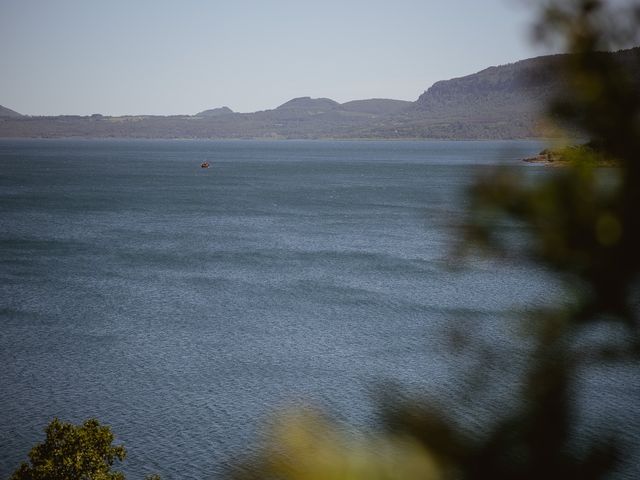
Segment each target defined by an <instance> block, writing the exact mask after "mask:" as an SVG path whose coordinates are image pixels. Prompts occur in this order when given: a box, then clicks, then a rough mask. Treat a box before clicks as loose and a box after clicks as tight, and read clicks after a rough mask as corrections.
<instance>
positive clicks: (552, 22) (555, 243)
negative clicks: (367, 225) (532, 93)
mask: <svg viewBox="0 0 640 480" xmlns="http://www.w3.org/2000/svg"><path fill="white" fill-rule="evenodd" d="M537 6H538V7H537V8H540V13H539V22H538V23H537V25H536V27H535V34H536V37H537V39H538V40H540V41H546V42H550V43H553V44H555V45H556V46H558V44H559V43H560V47H561V48H562V49H563V50H564V51H566V52H567V53H571V55H568V56H565V57H564V58H565V63H564V65H562V69H561V70H559V71H558V72H557V74H558V75H559V76H561V77H562V81H561V82H559V84H561V85H563V89H562V91H561V92H560V93H559V95H558V96H557V98H555V100H554V101H553V102H552V103H551V105H550V106H549V118H550V119H551V121H553V122H554V123H555V124H556V125H557V126H558V128H562V127H567V128H569V129H570V131H571V132H572V133H573V132H579V134H580V135H581V136H583V137H585V138H589V139H590V145H591V146H596V148H590V149H585V148H577V149H567V150H565V151H564V154H565V156H566V160H567V161H566V165H565V166H564V167H563V168H558V169H553V170H550V171H548V172H545V173H547V174H546V175H543V176H542V177H543V178H536V179H533V180H532V178H531V176H527V175H526V173H527V172H526V171H525V172H524V174H523V170H527V169H523V168H520V169H505V168H497V169H496V170H495V171H492V172H490V174H488V175H486V176H484V177H482V178H479V179H478V180H477V181H476V183H475V184H474V186H473V188H472V189H471V191H470V192H469V196H470V200H471V202H470V209H469V216H468V221H467V222H466V224H465V225H464V226H463V227H462V228H463V232H464V240H463V245H462V247H463V250H464V251H466V252H468V251H470V250H471V251H473V250H476V249H480V250H483V251H485V252H489V253H491V254H493V255H500V256H508V257H509V258H511V259H512V260H513V259H515V260H517V261H531V262H534V263H535V264H536V265H539V266H543V267H545V268H546V269H548V270H550V271H552V272H554V273H555V274H556V275H557V277H558V278H559V279H560V280H561V281H563V282H564V284H565V286H566V291H567V294H569V295H572V299H571V301H570V302H567V303H568V304H565V305H559V306H557V307H556V308H551V309H547V310H540V311H538V312H532V313H530V314H528V315H526V316H525V317H526V318H524V321H525V323H526V324H527V325H528V326H533V328H529V331H531V332H533V338H532V340H533V345H534V346H533V349H532V352H531V358H530V359H529V361H528V364H527V368H526V370H525V372H524V373H523V377H522V379H521V383H520V384H519V385H518V387H517V388H518V392H517V393H518V395H517V402H516V404H515V405H509V406H505V409H504V413H503V414H502V416H501V417H500V418H497V419H495V420H494V421H492V422H490V423H489V424H487V425H484V426H483V428H482V429H481V431H480V432H478V431H471V429H470V428H468V426H464V425H460V421H459V419H456V418H455V413H454V411H455V409H454V408H451V406H447V407H442V406H441V405H438V404H437V403H435V402H429V401H420V400H416V399H415V398H414V399H403V398H402V397H400V396H398V395H393V394H391V395H387V400H386V401H385V402H383V404H382V407H381V410H382V412H381V416H382V418H383V422H382V424H383V429H382V431H381V432H379V433H377V434H371V433H368V434H365V433H363V434H360V435H356V436H354V434H353V433H346V432H344V431H342V430H340V429H339V428H338V427H337V426H336V425H335V424H332V423H331V422H328V421H327V420H321V419H319V417H317V416H311V417H309V416H308V415H299V414H298V415H285V416H283V417H281V418H280V419H279V421H277V422H276V424H275V425H277V428H275V430H274V431H273V432H271V434H270V435H269V436H268V438H270V439H271V440H270V441H269V442H267V443H266V444H265V446H264V447H263V448H262V449H261V450H260V451H259V452H258V453H257V454H256V455H254V456H253V457H252V458H251V459H249V460H248V461H247V462H246V463H245V464H243V465H240V466H238V468H237V469H236V470H235V471H234V472H233V473H232V477H233V478H235V479H245V480H248V479H283V480H284V479H286V480H294V479H295V480H309V479H320V478H322V479H372V478H380V479H407V478H412V479H440V478H455V479H485V478H486V479H492V480H500V479H523V480H524V479H527V480H528V479H531V480H534V479H535V480H539V479H542V478H544V479H563V480H564V479H569V478H580V479H600V478H605V477H607V476H609V475H611V474H612V472H615V471H616V469H617V468H619V465H620V461H621V460H622V459H623V457H624V453H625V452H624V445H623V444H622V443H621V442H620V441H619V439H618V438H617V437H616V436H615V435H613V434H611V433H609V432H605V431H602V430H600V431H599V434H598V435H596V436H595V437H591V438H590V439H585V442H584V443H586V444H584V445H581V447H580V448H576V445H575V431H576V429H577V427H578V420H577V416H578V414H577V410H576V405H575V392H574V383H575V380H576V376H577V371H578V369H580V368H583V367H584V366H585V365H586V364H589V363H591V364H593V362H595V363H596V364H604V363H605V362H606V364H607V365H611V362H614V361H619V360H623V361H624V362H625V363H624V365H625V366H629V365H630V364H631V365H633V366H634V368H635V369H636V370H635V372H636V373H637V367H638V364H639V360H640V335H639V333H640V332H639V326H640V324H639V321H638V313H639V311H640V302H639V298H640V295H639V290H640V278H639V274H640V212H639V210H638V209H639V208H640V81H639V78H640V77H638V75H637V74H638V72H640V58H639V57H638V51H637V49H636V50H634V51H632V52H633V53H632V54H631V55H632V56H631V57H630V58H625V60H624V62H623V63H620V62H617V61H616V60H614V59H613V56H611V55H607V54H606V53H605V52H607V51H612V50H615V49H617V48H624V47H627V46H629V45H633V44H634V42H637V41H638V35H639V32H640V6H639V5H638V4H637V2H626V3H625V2H615V3H609V2H604V1H598V0H561V1H545V2H537ZM602 158H606V159H607V160H608V161H610V162H612V163H615V165H616V168H613V169H608V170H607V173H606V174H603V173H602V171H598V170H596V167H597V166H598V164H599V163H601V160H602ZM505 225H506V226H509V225H517V226H519V227H520V228H521V231H524V232H526V239H524V240H523V239H519V240H517V241H513V235H509V234H506V232H507V231H508V230H509V229H508V228H505ZM602 325H607V326H615V325H617V326H622V328H623V329H624V332H625V335H624V336H623V338H619V336H615V335H608V334H607V333H606V332H607V330H606V329H605V330H604V332H605V333H604V334H603V333H602V331H603V330H600V331H599V330H597V327H598V326H602ZM585 332H592V333H593V332H595V337H596V341H595V342H587V343H586V344H585V342H584V341H583V337H582V335H583V334H584V333H585ZM598 332H600V333H598ZM508 360H509V359H506V361H507V363H508ZM485 367H486V370H485V371H483V370H482V369H481V370H480V374H479V376H480V377H481V378H480V380H481V381H482V378H483V377H482V376H483V374H485V373H486V374H489V373H490V372H489V370H490V369H491V368H492V366H491V364H490V363H487V365H486V366H485ZM480 383H481V382H480ZM474 393H475V392H473V391H470V392H469V394H470V395H473V394H474ZM581 421H583V422H584V419H582V420H581ZM594 428H597V427H594ZM636 466H637V464H636Z"/></svg>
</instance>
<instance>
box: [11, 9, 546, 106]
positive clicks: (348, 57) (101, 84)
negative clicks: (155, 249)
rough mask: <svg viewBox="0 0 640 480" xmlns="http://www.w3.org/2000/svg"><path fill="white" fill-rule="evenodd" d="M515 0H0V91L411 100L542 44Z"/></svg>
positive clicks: (41, 101)
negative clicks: (536, 42) (536, 40)
mask: <svg viewBox="0 0 640 480" xmlns="http://www.w3.org/2000/svg"><path fill="white" fill-rule="evenodd" d="M532 19H533V13H532V12H531V11H530V10H528V9H527V8H524V7H523V6H522V2H521V1H518V0H442V1H430V0H384V1H377V0H321V1H310V0H309V1H307V0H291V1H289V0H208V1H205V0H175V1H164V0H0V105H4V106H6V107H9V108H12V109H14V110H17V111H19V112H20V113H24V114H30V115H57V114H81V115H85V114H91V113H103V114H108V115H123V114H141V113H148V114H162V115H164V114H193V113H196V112H198V111H200V110H204V109H206V108H212V107H218V106H222V105H227V106H229V107H230V108H232V109H233V110H235V111H240V112H247V111H255V110H264V109H268V108H274V107H276V106H278V105H280V104H282V103H284V102H285V101H287V100H289V99H290V98H293V97H299V96H312V97H329V98H332V99H334V100H337V101H339V102H344V101H348V100H354V99H361V98H373V97H382V98H397V99H404V100H415V99H416V98H417V97H418V95H420V94H421V93H422V92H423V91H424V90H426V89H427V88H428V87H429V86H430V85H431V84H432V83H433V82H435V81H437V80H441V79H446V78H451V77H456V76H461V75H466V74H469V73H473V72H475V71H478V70H480V69H482V68H484V67H487V66H490V65H496V64H503V63H508V62H512V61H515V60H519V59H522V58H526V57H530V56H534V55H536V54H539V53H540V52H539V50H536V49H534V47H533V46H532V45H531V43H530V41H529V24H530V22H531V21H532Z"/></svg>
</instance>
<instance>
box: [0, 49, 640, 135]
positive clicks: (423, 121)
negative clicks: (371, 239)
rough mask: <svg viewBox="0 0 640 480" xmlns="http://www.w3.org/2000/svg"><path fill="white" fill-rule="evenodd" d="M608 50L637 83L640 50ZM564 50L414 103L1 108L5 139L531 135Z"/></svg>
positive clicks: (440, 88)
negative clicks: (112, 113) (42, 112)
mask: <svg viewBox="0 0 640 480" xmlns="http://www.w3.org/2000/svg"><path fill="white" fill-rule="evenodd" d="M603 55H611V56H613V58H614V59H616V60H617V61H619V62H621V63H622V64H623V65H624V66H625V68H626V69H627V71H629V73H630V75H631V76H632V78H633V79H634V80H637V82H638V85H639V88H640V47H636V48H633V49H629V50H623V51H620V52H615V53H603ZM564 60H565V58H563V55H553V56H544V57H537V58H532V59H527V60H522V61H519V62H516V63H512V64H509V65H502V66H497V67H489V68H487V69H485V70H482V71H480V72H477V73H474V74H471V75H467V76H465V77H460V78H454V79H451V80H443V81H439V82H436V83H435V84H434V85H432V86H431V87H430V88H429V89H428V90H426V91H425V92H424V93H423V94H422V95H420V96H419V97H418V99H417V100H416V101H415V102H407V101H402V100H391V99H368V100H354V101H350V102H346V103H342V104H340V103H338V102H336V101H334V100H331V99H328V98H310V97H299V98H294V99H292V100H289V101H288V102H285V103H283V104H282V105H280V106H278V107H277V108H275V109H273V110H264V111H260V112H253V113H236V112H233V111H232V110H231V109H230V108H228V107H220V108H213V109H209V110H204V111H202V112H200V113H198V114H196V115H174V116H167V117H163V116H145V115H142V116H123V117H107V116H102V115H92V116H86V117H81V116H57V117H30V116H21V115H20V114H18V113H17V112H14V111H13V110H10V109H7V108H5V107H0V137H123V138H300V139H303V138H343V139H347V138H371V139H373V138H448V139H512V138H533V137H536V136H540V135H541V134H542V132H541V130H540V129H539V123H540V119H541V113H542V108H544V106H545V104H546V102H547V100H549V98H550V97H551V95H553V93H554V91H556V90H557V89H558V88H560V87H561V80H560V79H561V75H560V74H559V71H560V65H561V63H562V62H563V61H564Z"/></svg>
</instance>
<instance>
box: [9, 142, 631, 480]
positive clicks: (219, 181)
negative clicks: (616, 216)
mask: <svg viewBox="0 0 640 480" xmlns="http://www.w3.org/2000/svg"><path fill="white" fill-rule="evenodd" d="M540 149H541V144H540V143H538V142H329V141H326V142H324V141H323V142H314V141H300V142H298V141H290V142H259V141H246V142H245V141H227V142H216V141H116V140H113V141H109V140H104V141H88V140H74V141H71V140H29V141H27V140H21V141H9V140H3V141H0V225H1V229H0V279H1V280H0V365H2V368H1V369H0V477H2V478H5V477H7V476H8V475H10V473H11V472H12V471H13V470H14V469H15V468H16V467H17V466H18V464H19V462H20V461H22V460H24V459H26V454H27V452H28V450H29V449H30V447H31V446H32V445H33V444H34V443H36V442H37V441H39V440H41V439H42V437H43V434H42V429H43V427H44V426H45V425H46V424H47V423H48V422H49V421H50V420H51V419H52V418H53V417H55V416H58V417H59V418H61V419H63V420H67V421H74V422H79V421H81V420H83V419H85V418H88V417H97V418H98V419H100V421H101V422H104V423H106V424H109V425H111V427H112V429H113V431H114V432H115V433H116V435H117V440H118V442H122V443H124V444H125V445H126V447H127V449H128V458H127V460H126V462H125V463H124V464H123V466H122V470H123V471H124V472H125V473H126V474H127V475H128V476H129V478H133V479H135V478H142V477H143V476H144V475H145V474H148V473H153V472H157V473H160V474H161V475H162V476H163V478H164V479H167V480H168V479H178V478H180V479H200V478H218V477H220V475H221V473H222V472H223V471H224V468H225V467H226V466H227V465H229V464H230V463H232V462H234V461H236V460H237V458H238V456H239V455H241V454H245V453H247V452H249V451H251V449H252V448H253V445H254V442H253V441H252V439H253V438H255V435H256V432H257V431H259V429H260V426H261V425H262V424H263V423H264V421H265V419H267V418H269V416H270V415H271V414H272V413H273V412H275V411H277V410H278V409H279V408H281V407H284V406H287V405H291V404H304V403H313V404H314V405H318V406H321V407H322V408H324V409H326V410H328V411H329V412H332V413H334V414H335V415H337V416H338V417H339V418H340V419H342V420H344V421H345V422H346V423H348V424H351V425H356V426H367V425H370V424H372V422H373V419H374V416H373V415H374V408H373V402H372V399H371V392H372V389H374V386H375V385H379V384H380V382H382V381H394V382H397V383H398V384H399V385H402V386H404V387H405V388H407V389H409V390H412V391H430V392H434V394H435V395H439V396H440V397H441V398H444V399H447V398H448V396H453V395H454V394H455V393H456V392H457V390H456V389H459V387H457V386H456V385H457V382H456V379H457V378H459V376H460V371H461V370H462V371H463V372H464V371H465V370H469V369H470V368H471V367H473V364H474V360H473V358H471V359H470V358H469V357H468V356H463V357H457V356H455V355H452V354H451V352H450V349H449V343H448V342H449V337H448V335H447V333H446V332H447V331H448V327H450V326H451V325H452V324H453V325H456V324H459V325H465V328H467V329H468V330H467V331H468V332H469V334H470V335H473V336H474V337H476V338H480V339H484V340H486V341H488V342H493V343H495V344H496V345H500V348H506V349H509V348H510V349H513V350H514V351H516V352H517V350H518V346H517V345H518V341H520V342H524V341H523V340H516V339H514V338H515V337H517V335H514V336H513V337H514V338H511V337H510V336H509V335H508V334H507V333H506V332H505V329H504V324H505V323H507V322H508V320H509V318H513V310H514V309H519V308H523V307H527V306H532V305H540V304H542V303H545V302H549V301H554V300H555V299H556V297H555V295H557V292H558V289H557V285H555V284H554V282H553V279H552V278H550V277H549V276H548V275H547V274H545V272H543V271H542V270H540V269H538V268H536V267H534V266H530V265H528V266H527V265H506V264H505V265H501V266H500V267H496V265H495V264H491V263H489V262H487V261H484V260H478V259H475V260H473V259H472V260H470V261H469V262H468V263H467V264H466V266H464V267H463V268H459V269H451V268H449V267H450V265H447V263H448V262H447V258H448V257H447V254H448V253H449V252H450V251H451V248H452V247H453V246H454V245H455V242H456V240H457V239H456V231H455V230H454V229H452V228H451V226H452V225H454V224H456V223H457V222H460V221H461V220H462V218H463V214H464V209H465V204H466V200H465V189H466V188H467V187H468V186H469V184H470V183H471V182H472V180H473V178H474V177H475V175H476V174H477V173H478V172H482V171H483V170H486V169H487V168H489V167H490V166H492V165H495V164H496V163H510V164H513V165H514V166H515V167H516V168H522V169H525V168H526V169H529V170H528V172H531V174H532V175H534V176H535V175H545V174H547V173H548V169H546V170H545V169H544V168H543V167H540V166H532V165H525V164H523V163H522V162H520V161H519V159H520V158H522V157H524V156H528V155H531V154H533V153H535V152H537V151H539V150H540ZM205 160H207V161H209V162H211V168H209V169H201V168H200V163H201V162H202V161H205ZM522 348H524V347H522ZM514 363H517V356H516V357H514ZM499 377H500V378H499V380H500V381H498V380H496V388H497V390H498V391H500V389H501V388H502V389H503V393H502V395H504V396H508V395H509V393H508V391H509V390H510V389H511V387H512V385H511V383H512V382H513V381H514V378H512V377H510V376H509V375H508V374H504V375H503V374H501V375H499ZM631 378H632V380H629V379H627V380H625V382H624V383H625V385H624V388H622V387H620V381H619V379H618V380H614V379H609V380H606V379H605V380H604V382H605V383H599V384H598V385H597V388H595V389H593V390H594V391H595V392H596V393H595V398H596V399H595V400H594V399H593V398H594V397H592V400H591V403H588V404H586V405H587V406H586V407H585V411H586V412H587V414H589V413H588V412H589V411H590V410H593V411H592V413H591V414H593V415H598V414H599V413H598V412H600V411H601V410H602V408H604V407H602V405H605V406H606V411H607V415H609V416H611V418H612V419H614V420H615V419H616V418H618V419H619V422H622V423H626V424H627V425H629V424H631V425H632V426H633V428H632V429H631V431H632V432H635V433H633V435H632V440H637V436H636V435H637V432H638V431H639V430H640V428H638V427H640V425H639V424H638V423H639V421H638V409H637V408H636V409H635V410H632V411H631V412H629V405H630V404H633V402H632V401H631V400H629V398H633V396H634V395H636V394H637V393H638V392H640V387H639V386H638V381H637V377H631ZM599 381H600V382H602V381H603V380H599ZM607 382H608V383H607ZM634 382H635V383H634ZM621 391H622V392H621ZM458 393H459V392H458ZM590 405H595V406H596V407H593V408H591V407H590ZM601 407H602V408H601ZM492 408H493V409H495V410H500V409H501V408H503V407H502V402H496V404H495V405H492V404H491V402H490V401H489V402H488V405H487V415H490V414H491V411H492ZM467 421H468V422H469V423H470V424H473V422H474V421H477V419H475V418H471V417H470V418H468V419H467Z"/></svg>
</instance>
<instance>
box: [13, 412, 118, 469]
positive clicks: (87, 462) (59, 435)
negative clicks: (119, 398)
mask: <svg viewBox="0 0 640 480" xmlns="http://www.w3.org/2000/svg"><path fill="white" fill-rule="evenodd" d="M45 433H46V439H45V441H44V443H41V444H38V445H36V446H35V447H33V449H32V450H31V451H30V452H29V459H30V464H28V463H23V464H22V465H21V466H20V467H19V468H18V470H16V471H15V473H14V474H13V475H12V476H11V480H89V479H90V480H124V478H125V477H124V475H123V474H122V473H120V472H114V471H112V470H111V467H112V466H113V464H114V462H115V461H116V460H119V461H123V460H124V459H125V457H126V450H125V448H124V447H123V446H114V445H112V443H113V440H114V436H113V433H111V429H110V428H109V427H108V426H103V425H100V423H99V422H98V420H95V419H89V420H87V421H85V422H84V423H83V424H82V425H73V424H71V423H65V422H61V421H60V420H58V419H57V418H55V419H54V420H53V421H52V422H51V423H50V424H49V425H48V426H47V428H46V429H45Z"/></svg>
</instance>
